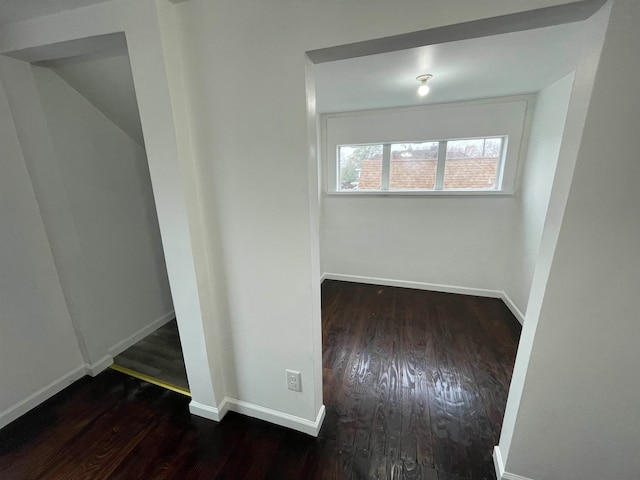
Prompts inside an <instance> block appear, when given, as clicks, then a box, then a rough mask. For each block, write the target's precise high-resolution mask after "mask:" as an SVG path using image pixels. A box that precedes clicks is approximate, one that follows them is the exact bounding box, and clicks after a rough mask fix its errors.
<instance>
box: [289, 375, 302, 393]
mask: <svg viewBox="0 0 640 480" xmlns="http://www.w3.org/2000/svg"><path fill="white" fill-rule="evenodd" d="M286 372H287V388H288V389H289V390H293V391H294V392H301V391H302V381H301V378H300V372H296V371H295V370H286Z"/></svg>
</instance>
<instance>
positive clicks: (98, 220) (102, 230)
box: [32, 67, 173, 361]
mask: <svg viewBox="0 0 640 480" xmlns="http://www.w3.org/2000/svg"><path fill="white" fill-rule="evenodd" d="M32 68H33V74H34V76H35V81H36V85H37V88H38V93H39V96H40V101H41V105H42V108H43V112H44V115H45V118H46V120H47V125H48V129H49V134H50V136H51V139H52V142H53V147H54V151H55V153H56V159H57V162H58V168H59V169H60V173H61V177H62V182H63V186H64V190H65V196H66V198H67V201H68V206H69V209H70V212H71V216H72V217H73V224H74V227H75V231H76V235H77V238H78V243H79V246H80V252H78V253H79V255H78V257H77V259H76V260H77V262H78V263H81V264H82V265H73V266H65V268H76V269H79V270H80V271H81V272H82V275H81V276H79V278H77V279H75V278H74V279H73V280H71V279H68V278H67V277H62V279H63V282H65V281H71V282H72V283H71V284H69V285H67V288H68V289H76V288H78V286H77V285H76V283H75V282H82V283H83V284H84V285H88V286H89V289H90V290H91V296H90V297H80V298H78V297H76V301H77V302H82V305H77V304H76V305H75V307H76V308H77V309H78V310H79V311H81V312H83V314H82V315H80V316H78V318H77V322H78V325H79V327H80V329H81V331H82V334H83V336H84V340H85V343H86V346H87V350H88V352H89V356H90V358H91V359H92V361H96V359H99V358H101V357H103V356H105V355H107V354H108V353H110V351H111V349H112V348H113V347H114V346H116V345H118V344H119V343H121V342H123V341H124V340H126V339H128V338H129V337H131V336H132V335H133V334H134V333H135V332H137V331H139V330H142V329H144V328H145V327H148V326H149V325H150V324H152V323H154V322H155V321H157V320H159V319H165V320H168V319H169V317H168V316H167V315H168V314H169V315H170V314H171V312H172V311H173V305H172V303H171V294H170V292H169V284H168V281H167V273H166V267H165V263H164V256H163V252H162V245H161V243H160V233H159V229H158V221H157V215H156V210H155V206H154V200H153V192H152V190H151V182H150V181H149V171H148V166H147V158H146V154H145V151H144V149H143V148H142V147H140V146H139V145H138V144H137V143H136V142H135V141H133V140H132V139H131V138H130V137H129V136H128V135H126V134H125V133H124V132H123V131H122V130H121V129H120V128H118V127H117V126H116V125H114V124H113V123H112V122H111V121H110V120H109V119H108V118H107V117H106V116H105V115H104V114H102V113H101V112H100V111H99V110H97V109H96V108H95V107H94V106H93V105H92V104H91V103H89V102H88V101H87V100H86V99H85V98H84V97H83V96H81V95H80V94H78V92H76V91H75V90H74V89H72V88H71V87H70V86H69V85H68V84H67V83H66V82H64V80H62V79H61V78H60V77H59V76H57V75H56V74H55V73H54V72H52V71H50V70H48V69H45V68H41V67H32ZM49 161H51V159H49ZM44 201H46V198H45V199H44ZM59 228H60V226H59V225H56V224H55V220H54V221H52V229H51V230H50V235H51V236H54V235H59ZM55 253H56V252H55V250H54V254H55ZM80 288H85V287H80ZM74 313H75V312H74Z"/></svg>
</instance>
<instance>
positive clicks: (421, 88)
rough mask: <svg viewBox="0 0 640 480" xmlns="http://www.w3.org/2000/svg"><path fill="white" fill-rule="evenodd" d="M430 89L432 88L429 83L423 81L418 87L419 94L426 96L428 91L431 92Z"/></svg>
mask: <svg viewBox="0 0 640 480" xmlns="http://www.w3.org/2000/svg"><path fill="white" fill-rule="evenodd" d="M429 90H430V89H429V85H427V84H426V83H423V84H422V85H420V86H419V87H418V95H420V96H421V97H424V96H426V95H427V93H429Z"/></svg>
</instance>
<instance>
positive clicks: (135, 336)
mask: <svg viewBox="0 0 640 480" xmlns="http://www.w3.org/2000/svg"><path fill="white" fill-rule="evenodd" d="M174 318H176V314H175V311H174V310H171V311H170V312H168V313H165V314H164V315H162V316H161V317H160V318H158V319H156V320H154V321H153V322H151V323H150V324H148V325H145V326H144V327H142V328H141V329H140V330H138V331H137V332H134V333H132V334H131V335H129V336H128V337H127V338H125V339H124V340H122V341H120V342H118V343H116V344H115V345H113V346H112V347H111V348H109V355H111V356H112V357H115V356H116V355H120V354H121V353H122V352H124V351H125V350H126V349H127V348H129V347H130V346H132V345H134V344H136V343H138V342H139V341H140V340H142V339H143V338H144V337H146V336H147V335H149V334H151V333H153V332H155V331H156V330H157V329H159V328H160V327H162V326H163V325H164V324H166V323H167V322H169V321H170V320H173V319H174Z"/></svg>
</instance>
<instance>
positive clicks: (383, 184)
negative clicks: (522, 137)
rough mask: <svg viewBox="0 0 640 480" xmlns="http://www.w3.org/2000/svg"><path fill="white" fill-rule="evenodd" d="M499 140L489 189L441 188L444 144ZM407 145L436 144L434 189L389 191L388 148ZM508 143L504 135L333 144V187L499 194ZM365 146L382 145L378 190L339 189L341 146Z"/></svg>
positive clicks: (414, 190)
mask: <svg viewBox="0 0 640 480" xmlns="http://www.w3.org/2000/svg"><path fill="white" fill-rule="evenodd" d="M495 138H499V139H501V140H502V143H501V144H500V153H499V154H498V165H497V166H496V181H495V185H494V186H493V187H492V188H447V189H445V188H444V170H445V164H446V161H447V145H448V142H455V141H459V140H483V139H486V140H488V139H495ZM409 143H438V157H437V166H436V178H435V182H434V188H407V189H399V188H394V189H391V188H389V180H390V172H391V146H392V145H400V144H409ZM508 143H509V137H508V136H507V135H491V136H486V137H473V138H446V139H439V140H434V139H430V140H407V141H401V142H372V143H358V144H345V145H336V153H335V158H336V165H335V170H336V175H335V179H336V184H335V192H336V193H340V194H343V193H347V194H354V195H359V194H363V193H364V194H366V193H414V192H415V193H430V192H444V193H465V192H466V193H483V192H486V193H491V192H502V178H503V171H504V164H505V154H506V152H507V148H508ZM368 145H382V174H381V179H380V188H379V189H366V190H358V189H344V190H343V189H341V188H340V186H341V179H340V147H361V146H368Z"/></svg>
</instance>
